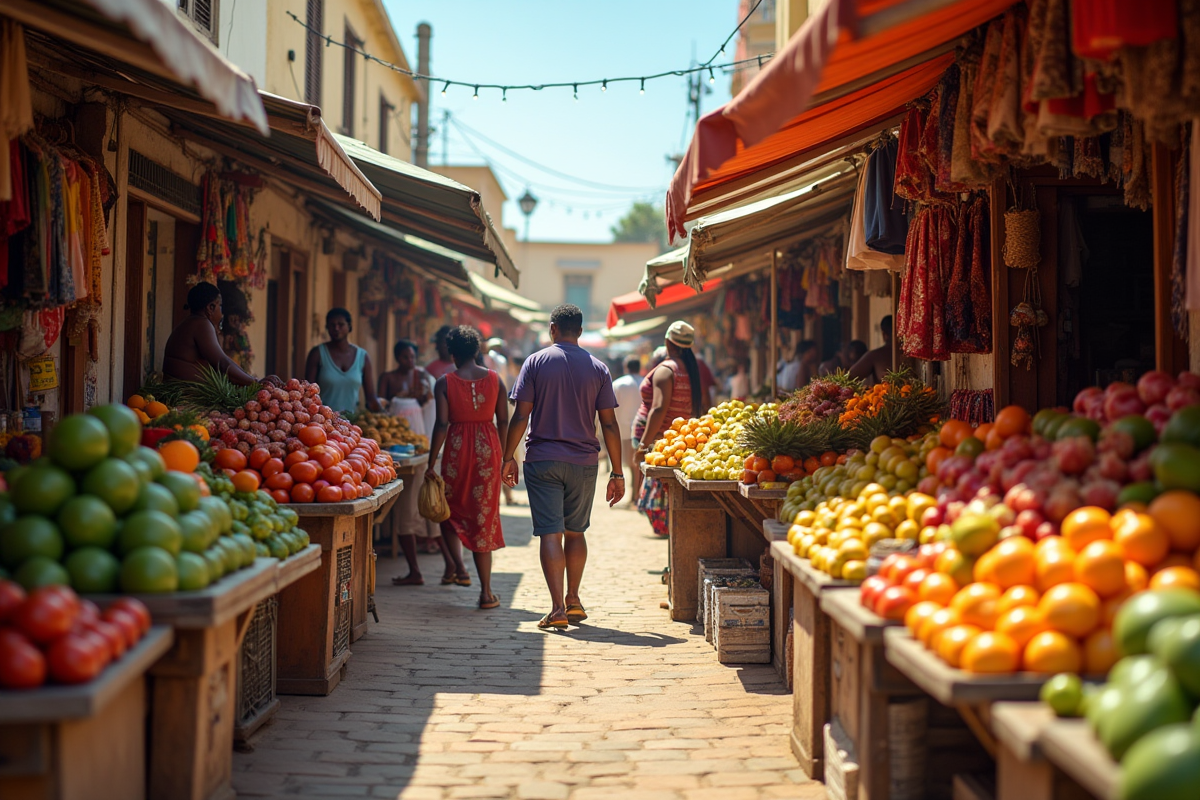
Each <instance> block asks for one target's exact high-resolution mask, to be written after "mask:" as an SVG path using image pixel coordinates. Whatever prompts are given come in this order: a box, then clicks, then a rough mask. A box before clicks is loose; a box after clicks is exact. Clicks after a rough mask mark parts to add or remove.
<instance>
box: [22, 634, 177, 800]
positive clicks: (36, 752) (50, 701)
mask: <svg viewBox="0 0 1200 800" xmlns="http://www.w3.org/2000/svg"><path fill="white" fill-rule="evenodd" d="M172 640H173V634H172V632H171V629H170V628H169V627H166V626H161V625H156V626H154V627H153V628H151V629H150V632H149V633H147V634H146V636H144V637H143V638H142V641H140V642H139V643H138V644H137V646H135V647H134V648H133V649H132V650H130V651H128V652H127V653H125V655H124V656H123V657H122V658H121V659H119V660H118V661H116V662H115V663H113V664H111V665H109V666H108V667H107V668H106V669H105V670H104V672H102V673H101V674H100V675H99V676H97V677H96V679H95V680H93V681H91V682H90V683H86V684H83V685H80V686H47V687H44V688H41V689H34V690H32V691H27V692H5V691H0V797H3V798H4V800H143V798H145V797H146V796H147V794H146V765H147V757H146V744H147V735H146V716H147V702H146V696H147V690H146V683H147V681H146V671H147V670H148V669H149V668H150V665H151V664H153V663H154V662H155V661H157V660H158V659H159V657H161V656H162V654H163V653H165V652H166V651H167V650H168V649H170V647H171V643H172Z"/></svg>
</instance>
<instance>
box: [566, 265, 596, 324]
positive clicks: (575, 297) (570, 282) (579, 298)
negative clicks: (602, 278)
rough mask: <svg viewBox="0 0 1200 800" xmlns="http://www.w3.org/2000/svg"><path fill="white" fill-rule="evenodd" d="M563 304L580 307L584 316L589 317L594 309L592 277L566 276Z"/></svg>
mask: <svg viewBox="0 0 1200 800" xmlns="http://www.w3.org/2000/svg"><path fill="white" fill-rule="evenodd" d="M563 302H564V303H570V304H572V305H576V306H579V308H580V310H581V311H583V315H584V316H585V317H586V316H589V315H590V314H591V309H592V276H591V275H564V276H563Z"/></svg>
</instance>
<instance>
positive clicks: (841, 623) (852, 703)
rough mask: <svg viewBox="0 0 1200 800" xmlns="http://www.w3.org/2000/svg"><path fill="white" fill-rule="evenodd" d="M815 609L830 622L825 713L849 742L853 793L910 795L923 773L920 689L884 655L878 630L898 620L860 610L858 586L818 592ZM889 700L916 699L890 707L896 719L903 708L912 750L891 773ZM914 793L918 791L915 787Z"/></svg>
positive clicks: (882, 798) (867, 797) (864, 797)
mask: <svg viewBox="0 0 1200 800" xmlns="http://www.w3.org/2000/svg"><path fill="white" fill-rule="evenodd" d="M821 610H822V611H824V612H825V613H826V614H827V615H828V616H829V620H830V680H831V691H830V716H831V719H832V718H836V719H837V720H838V721H839V722H840V723H841V726H842V729H843V730H844V731H845V732H846V735H847V737H849V739H850V741H851V742H853V743H854V748H855V760H856V761H857V763H858V766H859V776H858V797H859V798H861V800H887V799H888V798H889V797H891V796H892V795H893V793H895V794H901V793H907V794H908V796H912V792H913V789H914V781H915V782H916V784H917V785H919V784H920V783H921V781H922V779H923V777H924V775H923V773H924V766H925V759H924V758H919V756H920V750H922V749H923V744H924V731H923V729H924V726H925V721H926V716H927V714H926V711H925V708H924V703H925V701H924V700H923V698H922V697H921V692H920V690H919V689H917V687H916V686H914V685H913V683H912V682H911V681H910V680H908V679H907V678H906V677H905V676H904V675H902V674H901V673H900V672H899V671H898V670H897V669H896V668H895V667H894V666H892V665H891V664H889V663H888V662H887V659H886V658H885V657H884V649H883V634H884V631H885V630H886V629H888V628H893V627H896V626H897V625H898V624H899V623H896V622H892V621H889V620H885V619H884V618H883V617H880V616H879V615H878V614H875V613H873V612H871V611H869V610H868V609H866V608H864V607H863V605H862V602H861V599H860V593H859V591H858V589H833V590H830V591H826V592H823V593H822V594H821ZM904 698H910V699H908V700H905V699H904ZM893 702H917V703H920V706H919V707H917V706H905V707H902V708H897V709H894V711H895V712H896V714H895V716H896V718H897V719H900V714H901V712H904V719H905V722H906V723H910V724H911V726H912V728H911V735H907V736H905V737H904V738H905V739H906V741H907V742H908V743H909V745H910V746H911V747H913V748H914V751H913V753H912V754H905V757H903V758H899V759H897V760H898V761H899V762H900V763H901V764H902V765H903V766H904V767H906V768H905V769H904V770H903V771H902V772H901V773H899V774H896V775H893V769H892V768H893V755H894V754H893V753H892V752H891V747H890V744H891V742H890V739H891V737H890V736H889V724H890V717H891V716H892V710H889V706H891V704H892V703H893ZM914 758H919V763H917V764H913V763H912V760H913V759H914ZM914 769H915V772H916V774H915V775H914V774H913V770H914ZM893 779H895V782H896V784H897V786H896V790H895V792H894V791H893V786H892V783H893ZM901 787H903V788H901ZM916 791H917V792H918V793H921V792H923V790H922V789H920V788H917V789H916Z"/></svg>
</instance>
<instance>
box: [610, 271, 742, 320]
mask: <svg viewBox="0 0 1200 800" xmlns="http://www.w3.org/2000/svg"><path fill="white" fill-rule="evenodd" d="M720 285H721V279H720V278H713V279H712V280H709V281H705V282H704V289H703V291H706V292H710V291H712V290H713V289H715V288H717V287H718V286H720ZM696 294H697V292H696V290H695V289H692V288H691V287H690V286H688V285H687V284H684V283H673V284H671V285H670V286H668V287H666V288H665V289H662V290H660V291H659V293H658V297H657V298H656V301H655V304H654V308H655V310H659V309H665V308H666V307H667V306H669V305H671V304H672V303H678V302H679V301H681V300H687V299H688V298H689V297H695V296H696ZM649 308H650V304H649V303H648V302H646V298H644V297H642V296H641V294H639V293H638V292H630V293H629V294H623V295H621V296H619V297H614V298H613V300H612V303H610V304H609V306H608V318H607V319H606V320H605V323H604V324H605V325H607V326H608V327H609V328H610V329H611V328H615V327H617V323H618V322H620V321H621V317H624V316H625V315H626V314H632V313H633V312H635V311H646V310H647V309H649ZM664 313H665V312H664Z"/></svg>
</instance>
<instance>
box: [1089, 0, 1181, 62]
mask: <svg viewBox="0 0 1200 800" xmlns="http://www.w3.org/2000/svg"><path fill="white" fill-rule="evenodd" d="M1175 13H1176V12H1175V0H1138V2H1136V3H1131V2H1128V0H1071V47H1072V49H1074V51H1075V55H1077V56H1079V57H1080V58H1093V59H1096V60H1097V61H1107V60H1108V59H1109V58H1111V57H1112V56H1113V55H1114V54H1115V53H1116V52H1117V50H1119V49H1120V48H1122V47H1144V46H1146V45H1150V44H1154V43H1155V42H1157V41H1160V40H1162V39H1174V38H1175V36H1176V16H1175Z"/></svg>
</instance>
